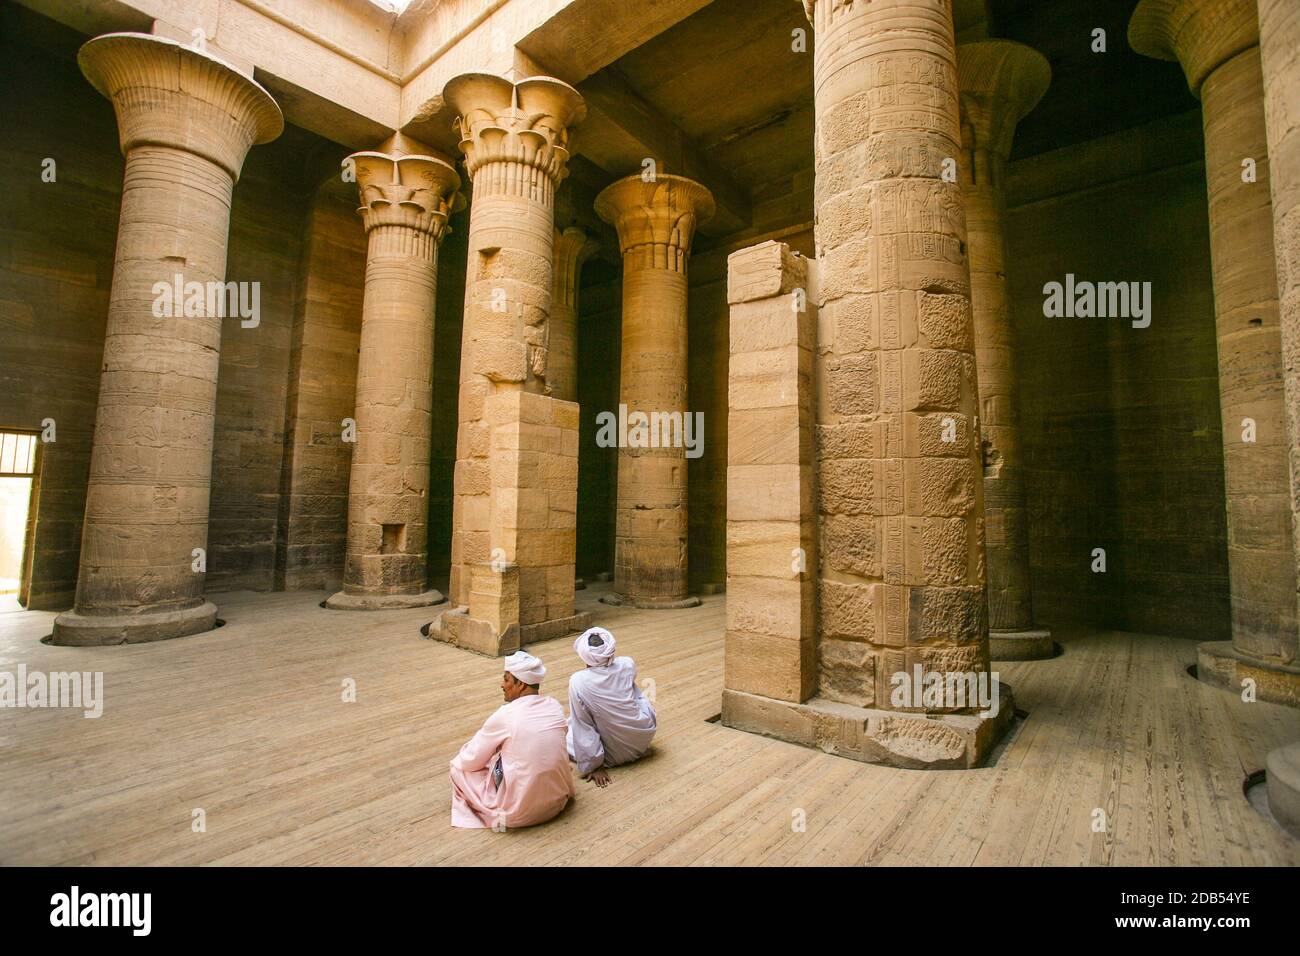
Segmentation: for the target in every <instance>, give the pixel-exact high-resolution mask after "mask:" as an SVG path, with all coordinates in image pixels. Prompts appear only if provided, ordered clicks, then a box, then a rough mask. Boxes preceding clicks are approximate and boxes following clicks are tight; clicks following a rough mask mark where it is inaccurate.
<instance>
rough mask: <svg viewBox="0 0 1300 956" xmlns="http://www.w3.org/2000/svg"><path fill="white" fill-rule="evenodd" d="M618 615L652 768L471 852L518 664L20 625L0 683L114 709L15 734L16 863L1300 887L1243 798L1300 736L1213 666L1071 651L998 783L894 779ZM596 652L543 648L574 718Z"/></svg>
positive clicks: (241, 609) (15, 724)
mask: <svg viewBox="0 0 1300 956" xmlns="http://www.w3.org/2000/svg"><path fill="white" fill-rule="evenodd" d="M605 587H607V586H600V585H597V586H594V587H589V588H588V589H587V590H585V591H582V592H579V601H580V606H582V607H583V608H584V609H586V610H589V611H590V612H591V613H592V614H593V616H594V618H595V619H596V620H597V621H598V622H599V623H601V624H603V625H604V626H606V627H609V628H610V629H611V630H613V631H614V632H615V634H616V635H617V637H618V641H619V650H620V652H621V653H625V654H630V655H631V656H633V657H634V658H635V659H636V661H637V664H638V668H639V676H640V678H641V679H642V680H643V681H652V682H653V686H654V691H655V699H656V707H657V709H658V711H659V716H660V732H659V735H658V738H657V739H656V743H655V749H654V752H653V753H652V755H651V756H649V757H648V758H646V759H645V760H643V761H641V762H640V763H638V764H636V765H634V766H631V767H625V768H619V769H617V770H615V771H614V772H613V776H614V784H613V785H612V786H611V787H609V788H608V789H606V790H597V789H596V788H594V787H592V786H591V785H589V784H587V783H585V782H582V781H579V782H578V798H577V799H576V800H575V801H574V802H573V804H572V805H571V806H570V807H569V808H568V809H567V810H566V811H565V812H564V813H563V814H562V815H561V816H560V817H559V818H557V819H556V820H554V821H552V822H551V823H548V824H546V825H544V826H540V827H533V828H530V829H527V830H520V831H512V832H510V833H505V834H496V833H492V832H490V831H465V830H456V829H453V828H452V827H451V826H450V820H449V811H448V807H449V804H450V799H451V790H450V785H449V782H448V780H447V773H446V768H447V761H448V760H450V759H451V757H452V756H453V755H454V754H455V752H456V750H457V749H458V748H459V747H460V745H461V744H462V743H463V742H464V741H465V740H466V739H468V738H469V737H470V735H472V734H473V732H474V731H475V730H476V729H477V728H478V726H479V724H481V722H482V721H483V719H484V718H485V717H486V716H487V715H488V714H489V713H490V712H491V711H492V709H493V708H494V707H496V706H497V704H498V703H499V702H500V690H499V688H498V686H497V684H498V680H499V674H500V668H501V664H500V662H499V661H494V660H489V659H487V658H483V657H478V656H476V655H473V654H470V653H467V652H464V651H460V650H457V649H455V648H451V647H448V646H446V645H443V644H439V643H436V642H431V641H428V640H424V639H422V638H421V637H420V634H419V627H420V625H421V624H424V623H426V622H427V620H428V618H429V617H430V616H431V614H430V612H429V611H427V610H409V611H387V612H379V613H362V612H353V613H348V612H335V611H326V610H324V609H322V608H320V607H319V606H318V605H319V602H320V600H321V599H322V598H323V597H324V595H323V594H314V593H277V594H251V593H235V594H226V595H219V596H218V598H217V599H218V603H219V605H220V607H221V614H222V617H223V618H224V619H226V621H227V622H228V623H227V624H226V626H225V627H223V628H220V629H219V630H216V631H213V632H211V633H209V634H205V635H199V636H196V637H191V638H186V639H183V640H178V641H167V642H164V643H161V644H155V645H142V646H135V647H111V648H81V649H78V648H60V647H51V646H47V645H43V644H41V643H40V641H39V639H40V638H41V637H42V636H44V635H45V634H47V633H48V632H49V630H50V623H51V621H52V619H53V615H51V614H47V613H41V612H21V611H5V612H3V613H0V670H2V671H8V672H11V673H13V672H16V670H17V668H18V665H19V664H25V665H26V666H27V668H28V669H29V670H32V671H45V672H50V671H67V670H73V669H76V670H91V671H102V672H103V674H104V681H105V703H104V715H103V716H102V717H101V718H99V719H95V720H88V719H85V718H84V717H83V716H82V714H81V713H80V712H79V711H72V710H59V709H27V708H22V709H13V708H4V709H0V765H3V768H4V773H3V774H0V863H2V864H51V863H70V864H144V863H164V864H199V863H219V864H277V863H284V864H444V865H464V864H472V865H483V864H537V865H592V864H597V865H609V864H615V865H637V864H657V865H715V864H717V865H726V864H743V865H813V864H828V863H838V864H937V865H987V864H1016V863H1027V864H1051V865H1134V864H1142V863H1167V864H1172V865H1179V866H1189V865H1225V864H1226V865H1238V864H1250V863H1260V864H1267V865H1289V866H1295V865H1297V864H1300V841H1296V840H1294V839H1291V838H1289V837H1287V836H1286V835H1285V834H1284V833H1282V832H1281V831H1280V830H1279V829H1278V828H1277V827H1276V826H1274V825H1273V824H1271V823H1269V822H1268V821H1266V820H1264V819H1262V818H1261V817H1259V816H1258V815H1257V814H1256V813H1255V811H1254V810H1253V809H1251V807H1250V806H1249V804H1248V803H1247V802H1246V799H1245V797H1244V796H1243V795H1242V792H1241V783H1242V779H1243V777H1244V776H1245V774H1246V773H1247V772H1248V771H1250V770H1254V769H1258V768H1259V767H1261V766H1262V765H1263V761H1264V756H1265V754H1266V753H1267V752H1268V750H1269V749H1271V748H1272V747H1275V746H1278V745H1280V744H1282V743H1286V742H1290V741H1293V740H1296V739H1297V738H1300V712H1296V711H1294V710H1290V709H1288V708H1283V707H1278V706H1275V705H1272V704H1261V703H1246V702H1244V701H1242V700H1241V699H1240V697H1239V696H1238V695H1236V694H1232V693H1229V692H1226V691H1222V690H1217V689H1215V688H1212V687H1208V686H1206V685H1204V684H1200V683H1198V682H1197V681H1195V680H1194V679H1192V678H1191V677H1189V676H1188V675H1187V674H1186V673H1184V669H1185V668H1186V666H1187V665H1188V664H1190V663H1192V662H1193V661H1194V660H1195V656H1196V654H1195V644H1194V643H1192V642H1188V641H1180V640H1174V639H1170V638H1163V637H1157V636H1152V635H1138V634H1122V633H1116V632H1095V631H1094V632H1086V631H1082V630H1078V629H1075V630H1069V631H1067V630H1063V631H1061V632H1060V633H1059V634H1058V637H1059V638H1060V640H1061V642H1062V643H1063V645H1064V646H1065V653H1064V654H1063V655H1062V656H1060V657H1058V658H1055V659H1053V660H1050V661H1038V662H1018V663H999V664H997V665H995V669H997V670H998V671H999V672H1000V674H1001V676H1002V679H1003V680H1005V681H1006V682H1007V683H1009V684H1010V685H1011V686H1012V687H1013V689H1014V692H1015V701H1016V706H1017V707H1019V708H1021V709H1023V710H1024V711H1027V712H1028V715H1029V716H1028V718H1027V719H1026V720H1024V721H1022V722H1019V723H1018V725H1017V727H1016V731H1015V735H1014V737H1013V738H1012V739H1011V740H1010V742H1009V743H1008V744H1007V746H1006V747H1005V748H1004V749H1003V751H1002V752H1001V753H1000V754H999V755H998V758H997V760H996V762H995V763H994V764H993V765H991V766H987V767H984V768H981V769H978V770H972V771H928V772H927V771H906V770H894V769H890V768H886V767H874V766H867V765H862V764H855V763H852V762H851V761H846V760H843V759H840V758H837V757H832V756H830V755H827V754H823V753H819V752H817V751H812V750H805V749H803V748H799V747H795V746H792V745H790V744H786V743H783V742H780V741H776V740H769V739H766V738H763V737H757V736H753V735H750V734H745V733H741V732H739V731H735V730H731V729H729V728H727V727H723V726H721V725H720V724H717V723H710V722H708V718H709V717H711V716H713V715H715V714H716V713H717V712H718V710H719V703H720V694H721V687H722V644H723V634H722V630H723V620H724V611H725V604H724V601H725V597H722V596H712V597H708V598H705V600H704V604H703V605H702V606H701V607H699V608H690V609H683V610H676V611H653V612H652V611H640V610H636V609H631V608H612V607H608V606H606V605H603V604H599V603H597V602H596V598H597V597H598V596H599V595H600V594H601V593H603V591H604V589H605ZM571 645H572V640H571V639H570V638H564V639H560V640H555V641H549V642H545V643H542V644H539V645H534V646H533V647H532V648H531V650H532V651H533V652H534V653H537V654H538V655H539V656H541V657H542V658H543V659H544V660H545V661H546V664H547V666H548V667H549V668H550V674H549V675H548V678H547V681H546V682H545V684H544V686H543V692H546V693H551V694H553V695H555V696H557V697H559V698H560V699H561V700H562V701H564V700H565V698H566V694H565V692H564V688H565V686H566V684H567V681H568V678H569V676H570V675H571V674H572V673H573V672H574V671H576V670H577V669H578V668H580V667H581V666H582V665H581V662H580V661H579V660H578V658H577V656H576V655H575V654H574V653H573V650H572V646H571ZM345 680H351V681H354V682H355V685H356V689H357V700H356V702H355V703H346V702H344V701H343V699H342V698H343V694H342V690H343V686H344V681H345ZM1096 808H1101V809H1103V810H1104V811H1105V814H1106V818H1107V828H1106V830H1105V831H1104V832H1094V831H1093V828H1092V820H1093V812H1094V810H1095V809H1096ZM196 809H201V810H203V811H204V813H205V814H206V832H200V833H195V832H193V828H192V826H191V821H192V814H193V811H194V810H196ZM796 819H800V820H801V823H802V825H792V824H793V821H795V820H796Z"/></svg>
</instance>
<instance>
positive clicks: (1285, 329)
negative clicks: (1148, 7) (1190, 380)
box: [1259, 0, 1300, 827]
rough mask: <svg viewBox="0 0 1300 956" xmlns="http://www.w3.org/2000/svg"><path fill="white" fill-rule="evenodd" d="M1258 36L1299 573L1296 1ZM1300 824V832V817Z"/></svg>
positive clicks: (1281, 8)
mask: <svg viewBox="0 0 1300 956" xmlns="http://www.w3.org/2000/svg"><path fill="white" fill-rule="evenodd" d="M1259 32H1260V60H1261V66H1262V68H1263V74H1264V114H1265V122H1266V126H1267V129H1268V172H1269V185H1270V187H1271V189H1272V199H1273V247H1274V253H1275V255H1276V257H1277V284H1278V295H1279V297H1280V303H1279V304H1280V313H1281V326H1282V329H1281V331H1282V370H1283V376H1284V392H1285V404H1286V426H1287V437H1286V444H1287V448H1288V450H1289V456H1288V457H1289V464H1290V475H1291V484H1290V492H1291V541H1292V550H1293V553H1294V556H1295V558H1296V562H1297V567H1298V568H1300V7H1298V6H1296V4H1294V3H1291V2H1289V0H1260V2H1259ZM1297 577H1298V578H1300V573H1298V574H1297ZM1293 637H1294V640H1293V641H1292V644H1291V647H1290V649H1289V655H1290V657H1289V660H1290V663H1289V664H1288V665H1287V666H1289V667H1290V668H1292V669H1293V670H1295V671H1296V673H1295V677H1294V680H1293V681H1292V683H1291V691H1290V693H1289V694H1287V695H1284V697H1285V699H1286V700H1287V701H1288V702H1290V703H1291V704H1294V705H1297V706H1300V634H1295V635H1293ZM1284 656H1285V655H1284ZM1293 760H1294V757H1293ZM1296 806H1297V807H1300V800H1297V802H1296ZM1296 823H1297V826H1298V827H1300V813H1298V814H1297V821H1296Z"/></svg>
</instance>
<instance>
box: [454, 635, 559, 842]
mask: <svg viewBox="0 0 1300 956" xmlns="http://www.w3.org/2000/svg"><path fill="white" fill-rule="evenodd" d="M545 676H546V667H545V665H544V664H542V662H541V661H539V660H538V659H537V658H535V657H533V655H531V654H526V653H524V652H523V651H519V652H518V653H516V654H511V655H510V656H509V657H507V658H506V661H505V673H504V674H502V676H501V691H502V693H503V694H504V695H505V699H506V702H505V703H504V704H503V705H501V706H500V707H498V708H497V709H496V712H495V713H494V714H493V715H492V716H491V717H489V718H488V719H487V722H486V723H484V724H483V729H482V730H480V731H479V732H478V733H477V734H475V735H474V738H473V739H472V740H471V741H470V742H469V743H467V744H466V745H465V746H464V747H461V748H460V753H458V754H457V755H456V758H455V759H454V760H452V762H451V825H452V826H454V827H466V828H474V827H492V828H493V829H498V830H500V829H504V828H506V827H527V826H532V825H533V824H534V823H544V822H545V821H547V820H549V819H551V818H552V817H554V816H555V815H556V814H558V813H559V812H560V811H561V810H563V809H564V805H565V804H566V803H568V802H569V798H570V797H572V796H573V795H574V792H575V791H574V787H573V771H572V770H570V769H569V761H568V759H567V756H566V754H565V752H564V740H565V731H564V727H565V724H564V708H563V707H561V706H560V702H559V701H558V700H556V699H555V698H554V697H543V696H541V695H540V694H538V692H537V690H538V688H539V686H540V685H541V683H542V678H543V677H545Z"/></svg>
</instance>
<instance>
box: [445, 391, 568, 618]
mask: <svg viewBox="0 0 1300 956" xmlns="http://www.w3.org/2000/svg"><path fill="white" fill-rule="evenodd" d="M483 420H484V421H485V422H486V423H487V424H488V426H489V429H490V439H489V440H490V450H489V453H488V462H489V469H490V475H489V481H490V486H491V495H490V496H489V498H490V509H491V513H490V515H489V517H488V527H489V529H490V530H489V547H490V549H491V551H490V555H489V562H490V563H491V562H496V563H497V564H498V565H499V564H501V563H507V564H509V565H511V566H517V568H516V571H515V573H516V574H517V576H518V585H517V588H516V589H514V590H515V594H514V595H512V596H511V597H512V600H515V601H517V603H518V616H517V621H518V623H519V625H520V627H521V629H523V632H524V633H523V639H524V641H525V642H526V641H527V640H529V639H536V636H535V635H533V634H531V632H529V631H528V628H529V627H530V626H531V625H536V624H541V623H543V622H546V621H562V620H565V619H568V618H570V617H572V616H573V579H574V562H575V557H576V548H575V540H574V529H575V528H576V526H577V505H578V500H577V499H578V405H577V403H576V402H562V401H560V400H558V399H554V398H549V397H547V396H545V395H537V394H534V393H531V392H523V391H509V392H507V391H502V392H496V393H494V394H491V395H488V396H487V397H486V398H485V399H484V410H483ZM479 576H480V575H479V574H478V572H475V574H474V575H472V577H471V582H473V581H475V580H477V579H478V577H479ZM474 587H475V585H474V584H473V583H471V588H472V589H473V588H474ZM470 616H471V617H479V615H477V614H476V613H475V612H474V609H473V602H472V601H471V608H470ZM485 619H486V618H485ZM498 633H500V632H499V631H498Z"/></svg>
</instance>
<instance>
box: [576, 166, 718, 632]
mask: <svg viewBox="0 0 1300 956" xmlns="http://www.w3.org/2000/svg"><path fill="white" fill-rule="evenodd" d="M596 213H597V215H599V216H600V217H601V218H602V219H604V220H605V221H606V222H608V223H611V224H612V225H613V226H614V227H615V228H616V229H617V230H618V241H619V246H620V251H621V252H622V254H623V342H622V358H621V362H620V377H619V405H620V407H619V409H618V419H619V422H620V427H619V432H620V434H621V433H622V431H623V428H622V425H621V423H622V422H623V421H626V422H627V436H626V438H627V440H626V442H624V441H623V440H622V438H621V437H620V442H619V450H618V503H617V510H616V518H615V539H614V592H615V593H614V595H612V596H611V598H610V599H609V600H611V601H612V602H615V603H620V604H630V605H633V606H635V607H644V608H673V607H693V606H695V605H697V604H699V603H700V602H699V598H697V597H692V596H690V595H689V594H688V593H687V581H686V564H687V554H686V551H687V548H686V539H687V524H686V461H687V459H686V449H685V447H684V441H685V430H686V429H687V428H694V422H693V421H691V420H689V419H690V418H691V413H690V411H689V409H688V408H687V388H686V367H687V366H686V354H687V353H686V346H687V342H686V340H687V326H686V294H687V292H686V286H687V283H686V264H687V261H688V260H689V258H690V253H691V241H692V239H693V238H694V235H695V227H696V224H697V223H698V222H699V221H702V220H707V219H708V218H710V217H711V216H712V215H713V213H714V203H713V196H712V195H711V194H710V193H709V191H708V190H707V189H705V188H704V187H703V186H701V185H700V184H699V183H696V182H692V181H691V180H689V179H685V178H683V177H681V176H668V175H660V176H658V178H657V179H656V180H655V181H654V182H645V181H643V180H642V179H641V177H640V176H639V175H634V176H629V177H627V178H626V179H620V180H619V181H618V182H616V183H613V184H612V185H610V186H609V187H607V188H606V189H605V190H604V191H603V192H602V193H601V194H600V195H599V196H597V197H596ZM699 431H700V429H695V430H694V433H698V432H699ZM701 437H702V436H700V435H698V434H697V435H696V440H699V438H701Z"/></svg>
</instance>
